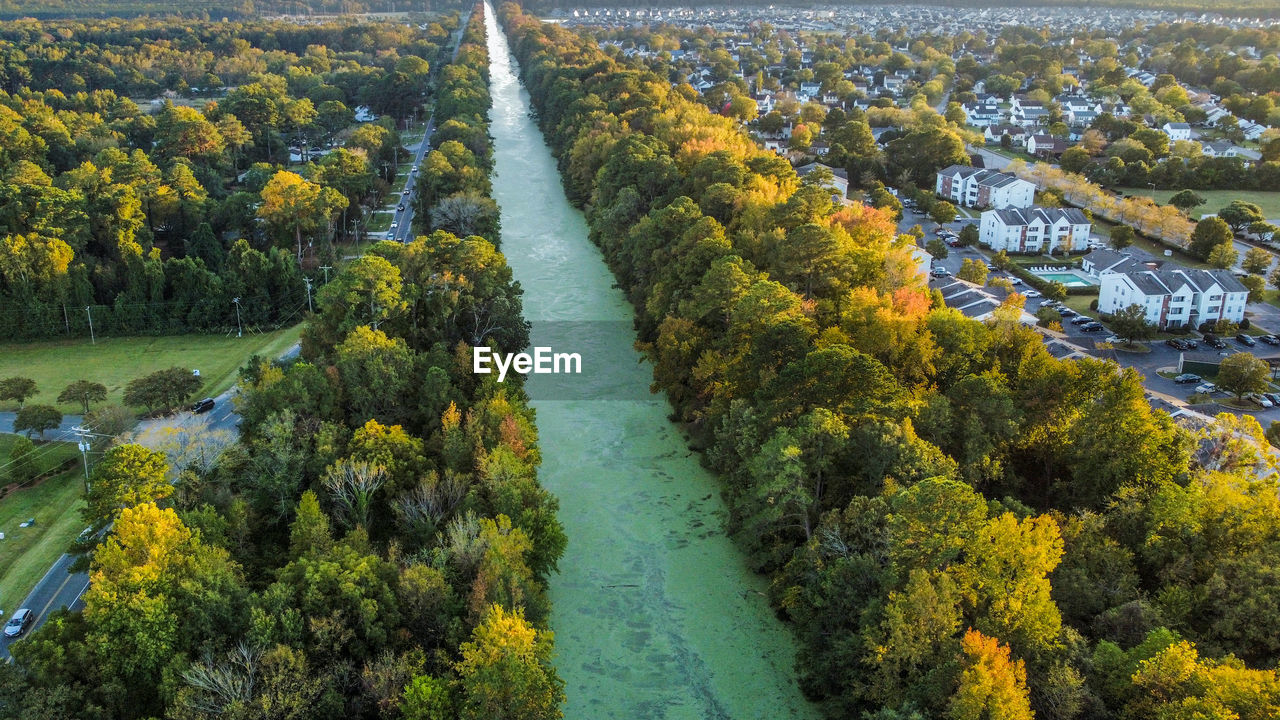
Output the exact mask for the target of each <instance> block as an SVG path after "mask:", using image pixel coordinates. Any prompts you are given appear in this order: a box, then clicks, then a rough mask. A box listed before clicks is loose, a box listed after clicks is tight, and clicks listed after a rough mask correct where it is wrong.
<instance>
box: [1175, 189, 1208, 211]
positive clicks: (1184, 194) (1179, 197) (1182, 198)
mask: <svg viewBox="0 0 1280 720" xmlns="http://www.w3.org/2000/svg"><path fill="white" fill-rule="evenodd" d="M1205 202H1206V200H1205V199H1204V196H1203V195H1200V194H1199V193H1197V192H1196V191H1195V190H1182V191H1180V192H1177V193H1174V195H1173V197H1171V198H1169V204H1170V205H1172V206H1174V207H1176V208H1178V209H1179V210H1181V211H1182V212H1184V213H1190V212H1191V210H1192V209H1193V208H1198V207H1200V206H1201V205H1203V204H1205Z"/></svg>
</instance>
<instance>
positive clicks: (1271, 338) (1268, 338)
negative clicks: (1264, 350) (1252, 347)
mask: <svg viewBox="0 0 1280 720" xmlns="http://www.w3.org/2000/svg"><path fill="white" fill-rule="evenodd" d="M1258 339H1259V340H1261V341H1262V342H1264V343H1266V344H1268V345H1280V338H1278V337H1276V336H1275V335H1263V336H1261V337H1259V338H1258Z"/></svg>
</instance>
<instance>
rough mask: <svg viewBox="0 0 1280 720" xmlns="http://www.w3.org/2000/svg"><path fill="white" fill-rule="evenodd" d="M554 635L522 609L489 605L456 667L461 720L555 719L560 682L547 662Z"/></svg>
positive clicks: (561, 689)
mask: <svg viewBox="0 0 1280 720" xmlns="http://www.w3.org/2000/svg"><path fill="white" fill-rule="evenodd" d="M552 637H553V636H552V634H551V633H550V632H549V631H546V630H538V629H537V628H535V627H533V626H532V625H530V624H529V623H528V622H527V621H526V620H525V619H524V615H523V613H522V612H521V611H520V610H518V609H517V610H514V611H509V610H506V609H504V608H503V607H501V606H500V605H491V606H489V608H488V610H487V611H486V612H485V615H484V620H482V621H481V623H480V624H479V625H477V626H476V629H475V630H474V631H473V632H472V635H471V640H470V641H469V642H465V643H463V644H462V647H461V651H462V659H461V660H459V661H458V663H457V665H455V666H454V669H455V671H456V672H457V674H458V687H459V690H460V693H459V694H460V695H461V698H460V702H459V705H460V707H459V708H458V709H459V717H460V718H461V719H462V720H556V719H558V718H560V717H562V714H561V712H560V705H561V703H563V702H564V682H563V681H562V680H561V679H560V678H559V677H558V676H557V675H556V671H555V668H554V666H552V664H551V646H552Z"/></svg>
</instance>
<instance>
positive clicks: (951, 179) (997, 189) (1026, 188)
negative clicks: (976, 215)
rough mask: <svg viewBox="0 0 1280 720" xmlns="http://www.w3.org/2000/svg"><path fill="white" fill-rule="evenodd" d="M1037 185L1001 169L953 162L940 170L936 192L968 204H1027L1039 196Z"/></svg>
mask: <svg viewBox="0 0 1280 720" xmlns="http://www.w3.org/2000/svg"><path fill="white" fill-rule="evenodd" d="M1035 192H1036V186H1035V185H1033V184H1031V183H1029V182H1027V181H1026V180H1023V179H1021V178H1019V177H1017V176H1015V175H1012V174H1010V173H1005V172H999V171H997V170H986V169H982V168H975V167H969V166H967V165H952V166H951V167H949V168H946V169H945V170H939V171H938V178H937V183H936V185H935V187H934V193H935V194H936V195H937V196H938V197H939V198H941V199H943V200H949V201H951V202H953V203H955V204H957V205H963V206H964V207H980V208H995V209H997V210H999V209H1003V208H1008V207H1027V206H1029V205H1031V203H1032V200H1033V198H1034V197H1035Z"/></svg>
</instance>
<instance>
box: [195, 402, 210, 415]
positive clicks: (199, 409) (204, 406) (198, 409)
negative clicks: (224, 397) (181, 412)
mask: <svg viewBox="0 0 1280 720" xmlns="http://www.w3.org/2000/svg"><path fill="white" fill-rule="evenodd" d="M212 409H213V398H205V399H203V400H201V401H200V402H198V403H196V404H195V405H192V406H191V412H193V413H195V414H197V415H199V414H200V413H203V412H209V411H210V410H212Z"/></svg>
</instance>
